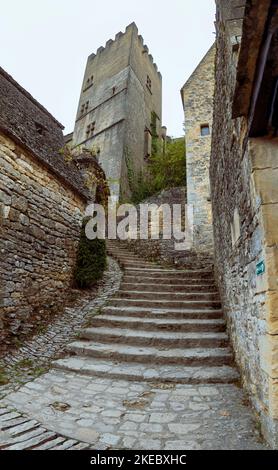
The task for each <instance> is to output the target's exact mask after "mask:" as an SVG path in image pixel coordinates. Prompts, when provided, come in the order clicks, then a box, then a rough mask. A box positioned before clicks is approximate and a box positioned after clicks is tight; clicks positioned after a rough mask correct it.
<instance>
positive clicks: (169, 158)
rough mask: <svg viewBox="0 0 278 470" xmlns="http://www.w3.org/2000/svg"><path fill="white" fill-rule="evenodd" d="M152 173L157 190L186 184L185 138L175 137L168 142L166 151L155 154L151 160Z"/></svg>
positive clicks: (154, 186)
mask: <svg viewBox="0 0 278 470" xmlns="http://www.w3.org/2000/svg"><path fill="white" fill-rule="evenodd" d="M150 173H151V179H152V180H153V188H154V190H155V192H157V191H161V190H162V189H169V188H175V187H178V186H185V184H186V160H185V140H184V139H183V138H181V139H173V140H171V141H170V142H168V143H167V144H166V150H165V152H163V150H160V151H159V152H157V153H156V154H155V155H153V156H152V158H151V162H150Z"/></svg>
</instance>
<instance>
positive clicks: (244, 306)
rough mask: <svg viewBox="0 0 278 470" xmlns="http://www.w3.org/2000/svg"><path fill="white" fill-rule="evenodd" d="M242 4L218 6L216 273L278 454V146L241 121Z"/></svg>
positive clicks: (238, 353)
mask: <svg viewBox="0 0 278 470" xmlns="http://www.w3.org/2000/svg"><path fill="white" fill-rule="evenodd" d="M234 3H235V4H236V7H235V8H236V11H233V9H231V4H230V3H229V9H227V8H226V9H225V8H224V7H225V4H222V2H220V1H219V2H217V5H218V15H217V18H218V20H217V53H216V89H215V98H214V120H213V134H212V155H211V167H210V175H211V192H212V209H213V225H214V241H215V269H216V278H217V281H218V285H219V289H220V293H221V299H222V303H223V308H224V311H225V315H226V318H227V321H228V329H229V332H230V336H231V339H232V343H233V347H234V351H235V358H236V361H237V363H238V365H239V367H240V370H241V373H242V380H243V383H244V386H245V387H246V390H247V391H248V392H249V396H250V399H251V401H252V404H253V405H254V407H255V408H256V410H257V412H258V416H259V417H260V422H261V426H262V431H263V433H264V435H265V437H266V438H267V439H268V441H269V443H270V444H271V445H272V446H274V447H275V446H277V444H278V426H277V423H278V421H277V419H278V406H277V403H278V375H277V350H278V347H277V273H278V269H277V217H278V216H277V214H278V210H277V209H278V206H277V202H278V196H277V190H276V189H275V188H276V186H277V184H276V183H275V181H277V175H276V173H277V148H278V147H277V139H276V140H275V139H269V138H266V139H248V130H249V127H248V126H249V124H248V119H247V118H246V117H238V118H235V119H233V115H232V105H233V97H234V93H235V86H236V78H237V67H238V58H239V53H240V47H239V44H238V38H240V37H241V34H242V17H243V15H244V5H243V3H244V2H241V5H243V8H241V10H240V9H239V7H240V5H239V3H240V2H234ZM240 13H241V15H242V16H241V17H240ZM236 14H237V18H238V19H237V21H235V19H234V18H235V17H236ZM230 18H233V21H230V20H229V19H230ZM226 20H228V21H226ZM236 38H237V39H236ZM241 48H244V44H242V45H241ZM275 178H276V179H275ZM263 266H265V272H263V271H264V268H263ZM260 268H262V272H261V273H260Z"/></svg>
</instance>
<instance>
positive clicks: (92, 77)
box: [84, 75, 94, 91]
mask: <svg viewBox="0 0 278 470" xmlns="http://www.w3.org/2000/svg"><path fill="white" fill-rule="evenodd" d="M93 84H94V76H93V75H91V77H89V78H88V79H87V81H86V85H85V88H84V91H85V90H87V88H89V87H90V86H92V85H93Z"/></svg>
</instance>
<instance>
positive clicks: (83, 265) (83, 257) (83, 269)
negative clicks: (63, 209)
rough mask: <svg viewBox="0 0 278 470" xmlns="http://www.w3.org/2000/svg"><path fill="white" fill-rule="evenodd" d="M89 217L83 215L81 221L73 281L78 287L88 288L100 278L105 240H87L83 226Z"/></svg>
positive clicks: (104, 261)
mask: <svg viewBox="0 0 278 470" xmlns="http://www.w3.org/2000/svg"><path fill="white" fill-rule="evenodd" d="M89 220H90V217H85V218H84V219H83V222H82V228H81V235H80V240H79V246H78V252H77V259H76V267H75V270H74V281H75V284H76V286H77V287H79V288H80V289H88V288H90V287H92V286H94V285H95V284H96V283H97V281H98V280H99V279H101V278H102V276H103V273H104V270H105V267H106V246H105V240H99V239H97V238H96V239H95V240H89V239H88V238H87V236H86V233H85V227H86V225H87V223H88V221H89Z"/></svg>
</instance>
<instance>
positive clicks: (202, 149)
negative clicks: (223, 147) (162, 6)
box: [181, 45, 215, 253]
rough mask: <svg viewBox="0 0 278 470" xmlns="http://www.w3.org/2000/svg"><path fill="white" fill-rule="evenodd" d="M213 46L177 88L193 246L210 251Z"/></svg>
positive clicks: (211, 241)
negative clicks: (191, 211)
mask: <svg viewBox="0 0 278 470" xmlns="http://www.w3.org/2000/svg"><path fill="white" fill-rule="evenodd" d="M214 60H215V46H214V45H213V46H212V47H211V48H210V50H209V51H208V52H207V54H206V55H205V57H204V58H203V60H202V61H201V62H200V64H199V65H198V66H197V68H196V69H195V71H194V72H193V74H192V75H191V77H190V78H189V79H188V80H187V82H186V83H185V85H184V86H183V88H182V89H181V96H182V102H183V108H184V114H185V140H186V172H187V177H186V179H187V203H188V204H190V205H191V206H193V209H194V227H193V233H194V248H195V249H197V250H198V251H205V252H208V253H210V252H212V251H213V230H212V215H211V199H210V179H209V165H210V154H211V130H212V121H213V95H214V83H215V78H214Z"/></svg>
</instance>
